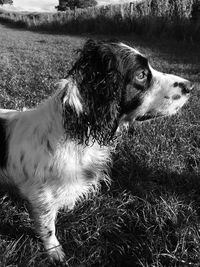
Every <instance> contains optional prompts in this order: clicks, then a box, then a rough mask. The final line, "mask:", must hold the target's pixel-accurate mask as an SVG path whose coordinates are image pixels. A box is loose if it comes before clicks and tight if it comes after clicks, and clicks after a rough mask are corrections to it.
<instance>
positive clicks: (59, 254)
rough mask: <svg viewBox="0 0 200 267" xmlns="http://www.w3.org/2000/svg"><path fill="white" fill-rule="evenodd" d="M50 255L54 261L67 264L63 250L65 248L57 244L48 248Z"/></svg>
mask: <svg viewBox="0 0 200 267" xmlns="http://www.w3.org/2000/svg"><path fill="white" fill-rule="evenodd" d="M48 255H49V258H50V260H51V262H53V263H55V262H56V263H59V264H60V266H66V265H65V261H66V258H65V253H64V252H63V249H62V247H61V246H56V247H54V248H51V249H49V250H48Z"/></svg>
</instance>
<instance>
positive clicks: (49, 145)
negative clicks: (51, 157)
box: [47, 140, 53, 154]
mask: <svg viewBox="0 0 200 267" xmlns="http://www.w3.org/2000/svg"><path fill="white" fill-rule="evenodd" d="M47 150H48V151H49V153H50V154H53V148H52V146H51V144H50V142H49V140H47Z"/></svg>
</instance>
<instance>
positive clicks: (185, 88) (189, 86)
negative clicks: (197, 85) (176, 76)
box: [174, 81, 194, 95]
mask: <svg viewBox="0 0 200 267" xmlns="http://www.w3.org/2000/svg"><path fill="white" fill-rule="evenodd" d="M177 86H178V87H180V88H181V92H182V94H184V95H186V94H189V93H190V92H191V91H192V90H193V89H194V84H193V83H191V82H190V81H186V82H180V83H178V82H175V83H174V87H177Z"/></svg>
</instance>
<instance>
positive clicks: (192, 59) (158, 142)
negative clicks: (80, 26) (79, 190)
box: [0, 25, 200, 267]
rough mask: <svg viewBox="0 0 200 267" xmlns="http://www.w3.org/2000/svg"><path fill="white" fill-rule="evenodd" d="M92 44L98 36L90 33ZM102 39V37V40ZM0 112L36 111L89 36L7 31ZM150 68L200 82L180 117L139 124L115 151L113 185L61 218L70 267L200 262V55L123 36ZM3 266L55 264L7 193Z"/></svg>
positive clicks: (193, 49) (0, 253)
mask: <svg viewBox="0 0 200 267" xmlns="http://www.w3.org/2000/svg"><path fill="white" fill-rule="evenodd" d="M93 37H94V38H95V36H93ZM96 38H99V36H96ZM0 39H1V44H0V107H1V108H3V107H4V108H16V109H22V108H23V107H33V106H35V105H37V104H38V103H40V102H41V101H42V100H43V99H45V98H46V97H48V96H49V95H51V94H52V92H53V91H54V90H55V86H54V83H55V81H57V80H58V79H60V78H63V77H64V76H65V74H66V73H67V69H68V68H69V66H70V63H71V62H72V60H73V58H74V54H73V51H74V49H75V48H78V47H79V46H80V45H81V44H82V43H83V42H84V40H85V37H84V36H82V37H77V36H64V35H63V36H62V35H51V34H44V33H43V34H42V33H33V32H29V31H24V30H19V29H11V28H7V27H6V26H3V25H0ZM119 40H120V41H123V42H126V43H127V44H130V45H133V46H135V47H136V48H137V49H139V50H140V51H141V52H143V53H145V54H146V55H147V56H148V57H149V59H150V62H151V64H152V65H153V66H154V67H155V68H157V69H159V70H161V71H164V72H169V73H175V74H177V75H181V76H183V77H185V78H187V79H190V80H192V81H194V82H195V85H196V90H195V91H194V93H193V96H192V97H191V99H190V102H189V103H188V104H187V106H185V107H184V108H183V109H182V111H181V113H179V114H178V115H176V116H173V117H171V118H163V119H160V120H155V121H151V122H145V123H136V124H135V125H134V126H133V127H132V128H131V129H130V131H129V132H128V133H127V134H124V138H123V142H122V143H121V144H120V145H119V146H118V147H117V150H116V153H115V155H114V164H113V168H112V173H111V177H112V184H111V186H110V188H107V187H105V186H104V185H102V190H101V192H100V193H99V194H98V195H97V197H95V198H89V199H88V200H87V201H86V200H85V201H83V202H82V203H77V205H76V207H75V209H74V211H73V212H69V213H65V212H63V211H61V212H60V214H59V216H58V220H57V236H58V238H59V240H60V241H61V243H62V244H63V247H64V250H65V253H66V255H67V259H68V265H69V266H109V267H112V266H113V267H114V266H127V267H128V266H130V267H133V266H136V267H137V266H145V267H149V266H150V267H155V266H156V267H157V266H159V267H160V266H163V267H164V266H196V267H197V266H199V258H200V245H199V244H200V231H199V229H200V210H199V207H200V177H199V170H200V137H199V136H200V134H199V133H200V124H199V122H200V112H199V111H200V108H199V97H200V91H199V86H200V76H199V69H200V63H199V62H200V51H199V47H198V45H195V44H187V43H180V42H175V41H173V42H168V41H166V40H164V41H162V40H161V41H158V40H157V41H156V40H155V41H154V42H152V41H149V40H148V39H147V40H141V39H138V38H137V37H135V36H129V37H127V36H120V37H119ZM0 266H1V267H8V266H12V267H14V266H19V267H23V266H26V267H29V266H32V267H33V266H37V267H43V266H50V262H49V261H48V259H47V257H46V254H45V252H44V250H43V246H42V244H41V241H40V240H39V238H38V237H37V236H36V235H35V233H34V228H33V223H32V221H31V220H30V218H29V215H28V211H27V203H26V202H25V201H22V200H21V199H20V198H19V197H18V196H17V195H16V194H14V193H13V192H12V190H11V191H10V194H8V193H5V192H4V191H3V189H2V192H1V194H0Z"/></svg>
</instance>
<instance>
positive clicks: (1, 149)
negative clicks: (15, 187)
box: [0, 118, 8, 168]
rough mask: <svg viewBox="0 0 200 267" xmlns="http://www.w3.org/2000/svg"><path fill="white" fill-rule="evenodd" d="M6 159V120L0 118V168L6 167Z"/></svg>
mask: <svg viewBox="0 0 200 267" xmlns="http://www.w3.org/2000/svg"><path fill="white" fill-rule="evenodd" d="M7 159H8V140H7V136H6V120H5V119H2V118H0V168H6V165H7Z"/></svg>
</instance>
